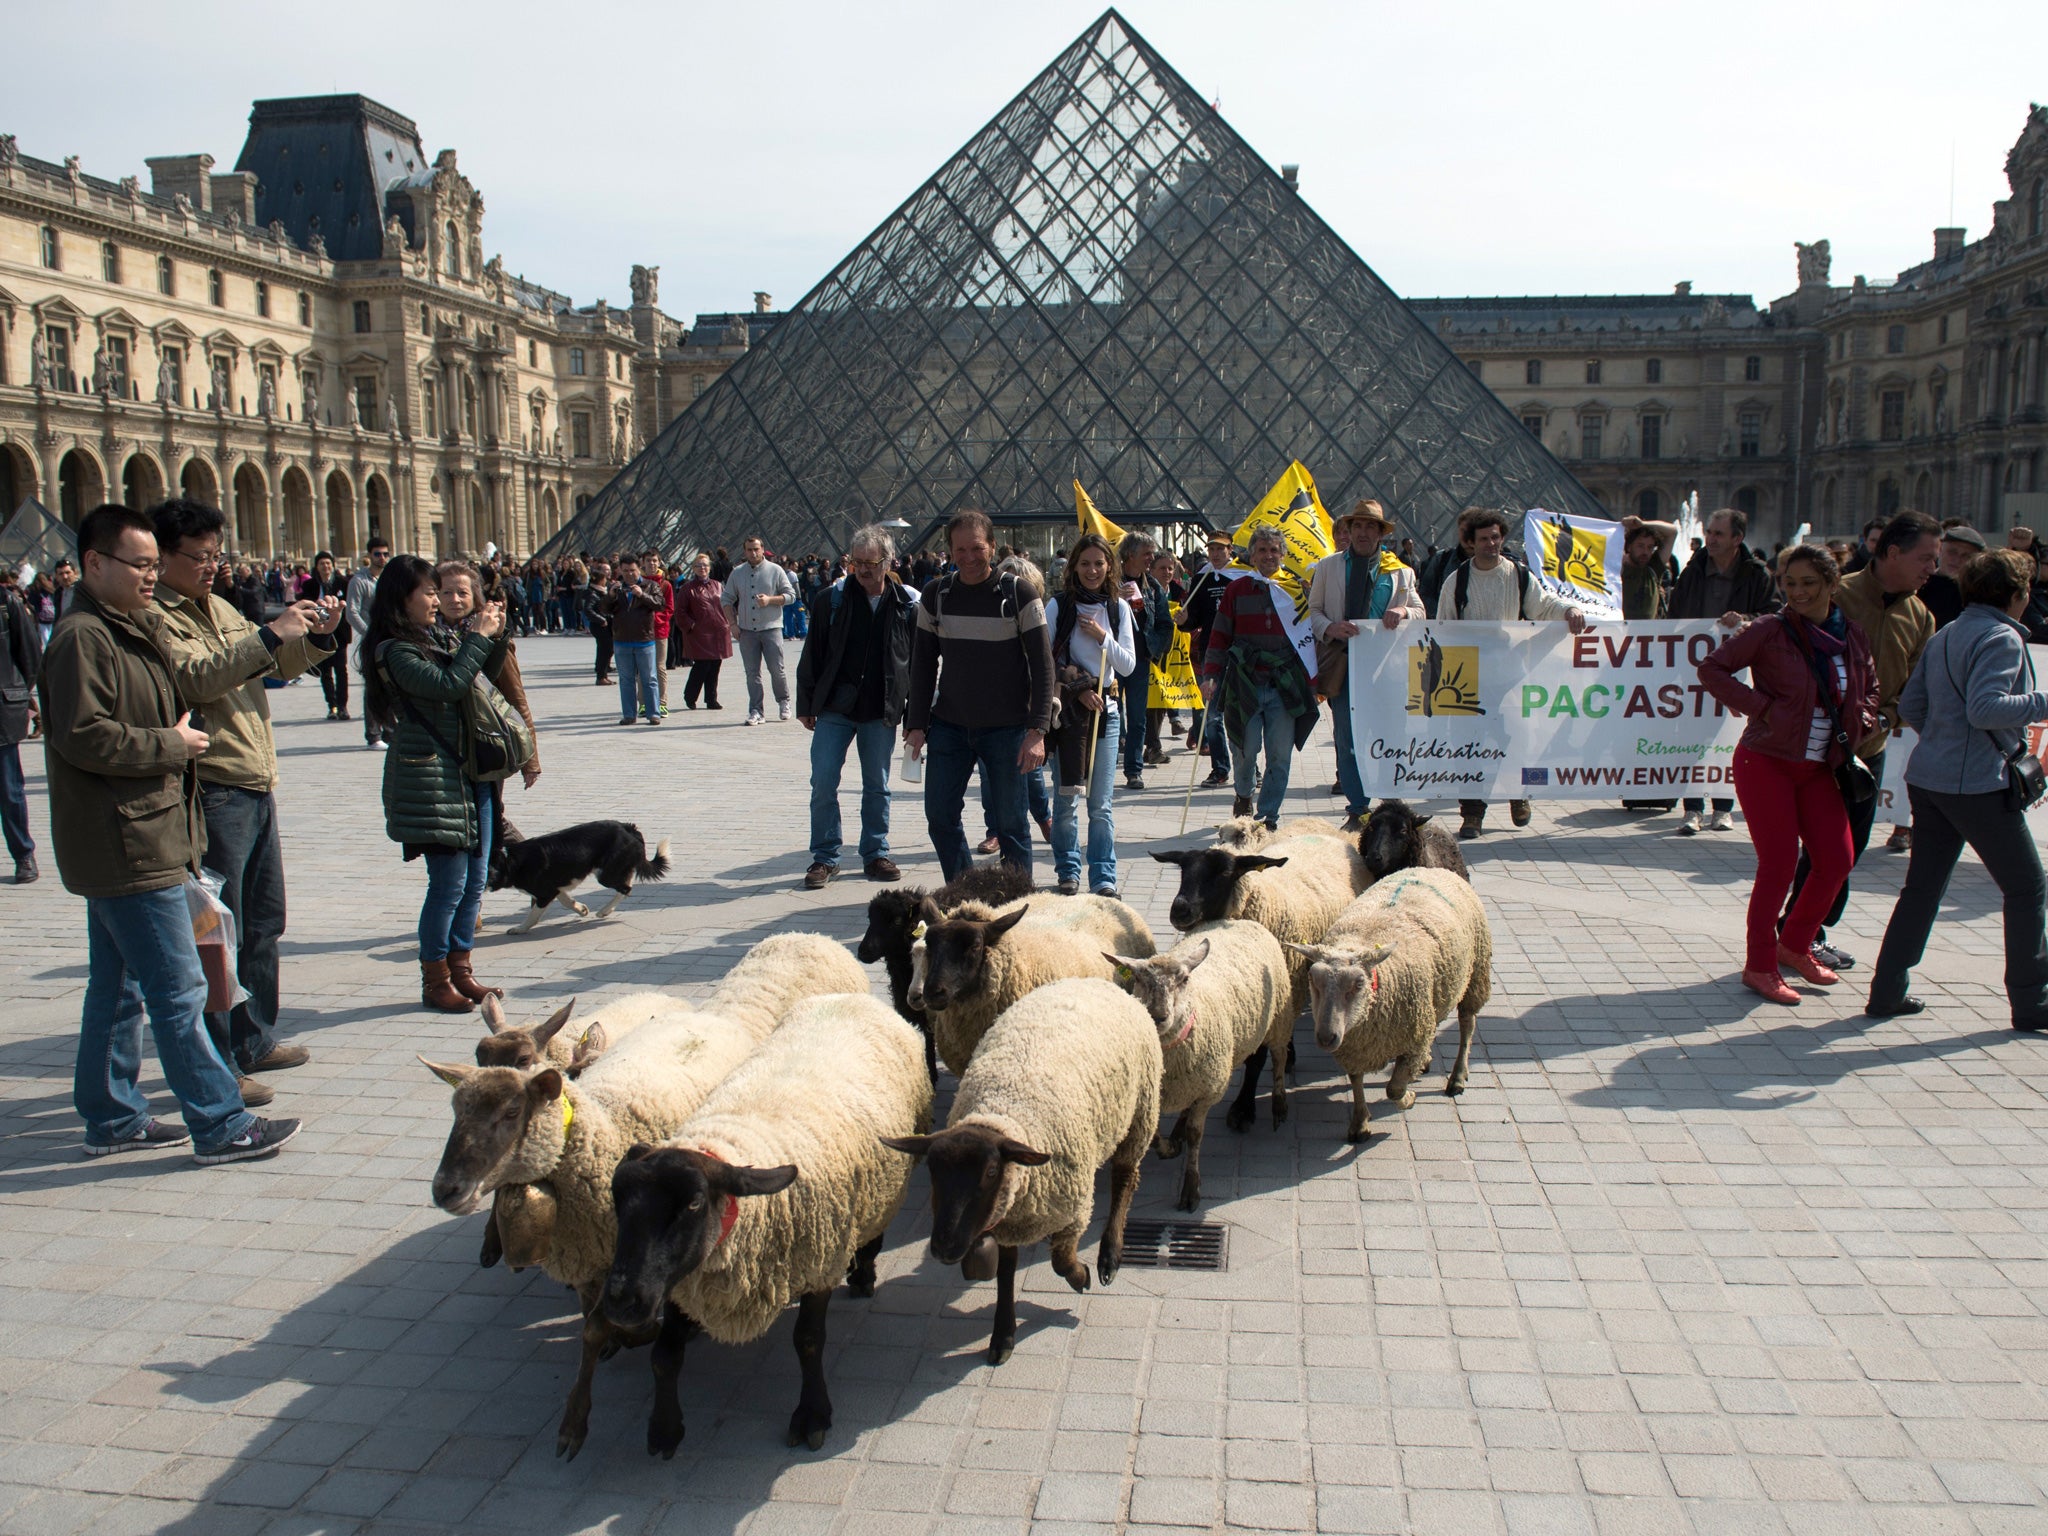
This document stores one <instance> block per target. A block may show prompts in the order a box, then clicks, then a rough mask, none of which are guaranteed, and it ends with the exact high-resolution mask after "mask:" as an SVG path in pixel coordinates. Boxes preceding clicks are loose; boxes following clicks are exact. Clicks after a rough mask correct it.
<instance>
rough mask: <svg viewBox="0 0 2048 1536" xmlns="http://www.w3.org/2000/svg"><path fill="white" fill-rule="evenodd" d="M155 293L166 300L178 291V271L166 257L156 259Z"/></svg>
mask: <svg viewBox="0 0 2048 1536" xmlns="http://www.w3.org/2000/svg"><path fill="white" fill-rule="evenodd" d="M156 291H157V292H158V293H160V294H162V295H164V297H166V298H169V297H170V296H171V295H172V294H174V293H176V292H177V291H178V269H177V267H176V265H175V264H173V262H172V261H171V258H170V257H168V256H159V257H157V259H156Z"/></svg>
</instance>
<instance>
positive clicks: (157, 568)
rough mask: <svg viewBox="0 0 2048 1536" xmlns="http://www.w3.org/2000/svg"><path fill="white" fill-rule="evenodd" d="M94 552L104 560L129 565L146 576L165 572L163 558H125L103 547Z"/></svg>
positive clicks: (131, 568) (159, 574)
mask: <svg viewBox="0 0 2048 1536" xmlns="http://www.w3.org/2000/svg"><path fill="white" fill-rule="evenodd" d="M93 553H94V554H96V555H98V556H99V557H100V558H101V559H102V560H112V561H115V562H116V563H118V564H121V565H125V566H127V567H128V568H129V569H130V570H132V571H139V572H141V573H142V574H143V575H144V576H161V575H162V574H163V569H164V563H163V561H161V560H123V559H122V558H121V557H120V556H119V555H110V554H108V553H107V552H106V551H105V550H103V549H96V550H94V551H93Z"/></svg>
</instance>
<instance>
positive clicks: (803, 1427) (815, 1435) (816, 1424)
mask: <svg viewBox="0 0 2048 1536" xmlns="http://www.w3.org/2000/svg"><path fill="white" fill-rule="evenodd" d="M831 1428H832V1414H831V1410H829V1409H827V1410H825V1411H823V1412H820V1411H819V1410H817V1409H815V1408H806V1407H803V1406H802V1405H801V1404H799V1405H798V1407H797V1410H796V1412H795V1413H792V1414H791V1415H790V1416H789V1435H788V1437H787V1444H788V1445H789V1447H790V1448H791V1449H792V1450H794V1449H795V1448H796V1447H797V1446H799V1445H805V1446H809V1447H810V1448H811V1449H812V1450H814V1451H821V1450H823V1449H824V1448H825V1434H826V1432H827V1431H828V1430H830V1429H831Z"/></svg>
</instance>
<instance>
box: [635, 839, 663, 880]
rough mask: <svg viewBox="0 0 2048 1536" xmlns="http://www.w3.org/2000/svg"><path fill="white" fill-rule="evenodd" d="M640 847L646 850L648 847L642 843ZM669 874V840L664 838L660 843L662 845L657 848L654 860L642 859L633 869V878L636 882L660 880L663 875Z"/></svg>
mask: <svg viewBox="0 0 2048 1536" xmlns="http://www.w3.org/2000/svg"><path fill="white" fill-rule="evenodd" d="M640 846H641V847H642V848H643V849H644V848H645V847H646V846H647V845H646V844H645V843H642V844H641V845H640ZM667 873H668V839H667V838H665V837H664V838H663V839H662V840H661V841H660V843H658V844H657V845H656V846H655V849H654V857H653V858H651V859H642V860H641V861H640V862H639V863H638V864H636V865H635V866H634V867H633V877H634V878H635V879H636V880H659V879H660V878H661V877H662V876H663V875H666V874H667Z"/></svg>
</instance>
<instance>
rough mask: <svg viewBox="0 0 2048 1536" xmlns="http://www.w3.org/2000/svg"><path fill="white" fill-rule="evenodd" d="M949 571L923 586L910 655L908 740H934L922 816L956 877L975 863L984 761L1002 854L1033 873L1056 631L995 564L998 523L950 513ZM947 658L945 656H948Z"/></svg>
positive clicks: (922, 750) (919, 753)
mask: <svg viewBox="0 0 2048 1536" xmlns="http://www.w3.org/2000/svg"><path fill="white" fill-rule="evenodd" d="M946 549H947V553H948V554H949V555H951V557H952V561H953V567H954V569H953V573H952V574H951V575H946V576H940V577H938V578H937V579H935V580H934V581H932V582H931V583H930V584H929V585H928V586H926V588H925V589H924V596H923V599H922V601H921V602H920V603H919V604H918V610H917V634H916V643H915V644H914V645H913V646H912V649H911V658H910V704H909V708H908V710H907V711H906V719H905V722H904V723H905V726H906V727H907V728H906V729H905V731H904V733H903V744H904V746H905V747H906V748H907V749H908V750H909V753H910V757H911V759H912V761H917V760H919V759H921V758H923V757H925V755H926V749H927V747H929V749H930V766H929V768H928V769H927V771H926V774H925V784H924V816H925V825H926V827H927V828H928V829H929V830H930V832H931V838H932V846H933V848H935V849H936V850H937V851H938V855H939V867H940V869H942V870H943V871H944V872H945V877H946V878H947V879H948V880H951V879H952V878H953V877H954V876H956V875H958V874H959V873H960V872H961V871H962V870H964V869H966V868H967V867H968V865H969V864H970V863H971V862H972V859H973V856H972V854H971V852H970V851H969V848H968V842H967V833H966V830H965V829H964V828H963V827H962V825H961V813H962V811H963V810H964V809H965V807H966V804H967V779H968V776H969V775H970V774H971V773H972V772H973V771H974V768H975V765H976V764H979V765H980V767H981V774H982V782H983V784H984V785H985V786H986V787H987V789H988V795H989V805H990V809H991V819H992V820H993V821H994V822H995V830H996V837H997V839H998V842H999V845H1000V846H1001V848H1002V852H1003V862H1004V863H1006V864H1009V865H1011V866H1012V867H1013V868H1016V869H1020V870H1023V871H1024V872H1025V873H1027V874H1028V873H1030V870H1031V843H1030V840H1029V838H1028V837H1027V836H1026V813H1025V808H1024V775H1025V774H1027V773H1029V772H1031V770H1032V769H1034V768H1036V767H1037V766H1038V765H1039V764H1040V763H1042V762H1044V761H1045V733H1046V732H1047V731H1048V730H1049V729H1051V726H1052V685H1053V671H1052V635H1051V632H1050V631H1048V630H1047V628H1046V625H1045V604H1044V602H1043V601H1041V600H1040V599H1039V597H1038V596H1037V594H1036V593H1034V592H1032V591H1031V590H1030V589H1029V588H1026V587H1023V586H1021V585H1020V584H1019V583H1018V581H1017V578H1016V577H1015V576H1013V575H1010V574H1008V573H1002V574H998V573H997V571H996V569H995V564H994V556H995V525H994V524H993V523H991V522H990V521H989V519H988V514H987V513H985V512H979V511H975V510H973V509H971V508H970V509H968V510H965V511H961V512H956V513H954V514H953V518H952V521H950V522H949V523H947V524H946ZM941 663H943V667H942V666H941Z"/></svg>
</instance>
